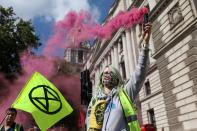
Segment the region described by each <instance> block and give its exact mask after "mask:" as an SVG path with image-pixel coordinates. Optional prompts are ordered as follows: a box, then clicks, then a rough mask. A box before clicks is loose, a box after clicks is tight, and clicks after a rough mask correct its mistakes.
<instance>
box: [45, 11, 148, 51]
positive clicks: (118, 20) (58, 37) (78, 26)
mask: <svg viewBox="0 0 197 131" xmlns="http://www.w3.org/2000/svg"><path fill="white" fill-rule="evenodd" d="M147 12H148V9H147V8H145V7H143V8H141V9H137V8H135V7H133V8H132V9H131V10H130V11H127V12H124V11H122V12H119V13H118V15H117V16H115V17H113V18H112V19H110V20H109V21H107V23H106V24H105V25H103V26H102V25H99V24H98V23H97V22H96V21H95V20H94V19H93V18H92V16H91V13H90V12H87V11H80V12H79V13H77V12H74V11H71V12H69V13H68V14H67V15H66V16H65V18H64V19H63V20H61V21H58V22H57V23H56V24H55V26H54V34H53V36H52V37H51V38H50V39H49V40H48V41H47V44H46V47H45V49H44V54H49V53H54V52H55V51H56V49H61V48H67V47H79V45H80V43H81V42H83V41H87V40H92V39H95V38H97V39H109V38H110V37H111V35H112V34H113V33H114V32H115V31H117V30H118V29H119V28H121V27H124V28H130V27H132V26H134V25H135V24H137V23H140V22H142V21H143V15H144V14H145V13H147Z"/></svg>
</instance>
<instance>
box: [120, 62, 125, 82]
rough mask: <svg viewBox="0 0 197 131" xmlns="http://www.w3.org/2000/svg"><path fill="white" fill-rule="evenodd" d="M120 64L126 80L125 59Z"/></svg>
mask: <svg viewBox="0 0 197 131" xmlns="http://www.w3.org/2000/svg"><path fill="white" fill-rule="evenodd" d="M120 65H121V69H122V77H123V79H124V80H126V70H125V63H124V61H122V62H121V63H120Z"/></svg>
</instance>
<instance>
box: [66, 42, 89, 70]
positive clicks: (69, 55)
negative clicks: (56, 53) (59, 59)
mask: <svg viewBox="0 0 197 131" xmlns="http://www.w3.org/2000/svg"><path fill="white" fill-rule="evenodd" d="M89 51H90V44H89V43H88V42H83V43H81V44H80V46H79V47H78V48H66V49H65V51H64V59H65V60H66V62H68V64H69V65H70V66H69V67H70V68H72V69H71V70H72V71H73V72H77V73H79V72H81V71H82V70H83V65H84V63H85V61H86V59H87V55H88V53H89Z"/></svg>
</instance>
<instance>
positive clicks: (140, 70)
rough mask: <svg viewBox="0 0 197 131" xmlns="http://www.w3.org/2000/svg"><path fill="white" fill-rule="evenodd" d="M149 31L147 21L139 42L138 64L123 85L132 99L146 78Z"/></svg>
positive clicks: (149, 27) (149, 25)
mask: <svg viewBox="0 0 197 131" xmlns="http://www.w3.org/2000/svg"><path fill="white" fill-rule="evenodd" d="M150 33H151V24H150V23H147V24H145V25H144V28H143V33H142V38H141V43H140V54H139V58H138V65H137V67H136V69H135V71H134V72H133V73H132V75H131V78H130V79H129V81H128V82H127V83H126V85H125V90H126V92H127V93H128V95H129V96H130V98H131V99H132V100H134V99H135V98H136V96H137V95H138V93H139V91H140V89H141V88H142V84H143V82H144V80H145V78H146V72H147V70H148V67H149V49H148V47H149V39H150Z"/></svg>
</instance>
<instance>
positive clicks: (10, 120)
mask: <svg viewBox="0 0 197 131" xmlns="http://www.w3.org/2000/svg"><path fill="white" fill-rule="evenodd" d="M16 116H17V111H16V109H14V108H8V109H7V110H6V116H5V125H0V131H24V130H23V126H22V125H20V124H18V123H16V122H15V119H16Z"/></svg>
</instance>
